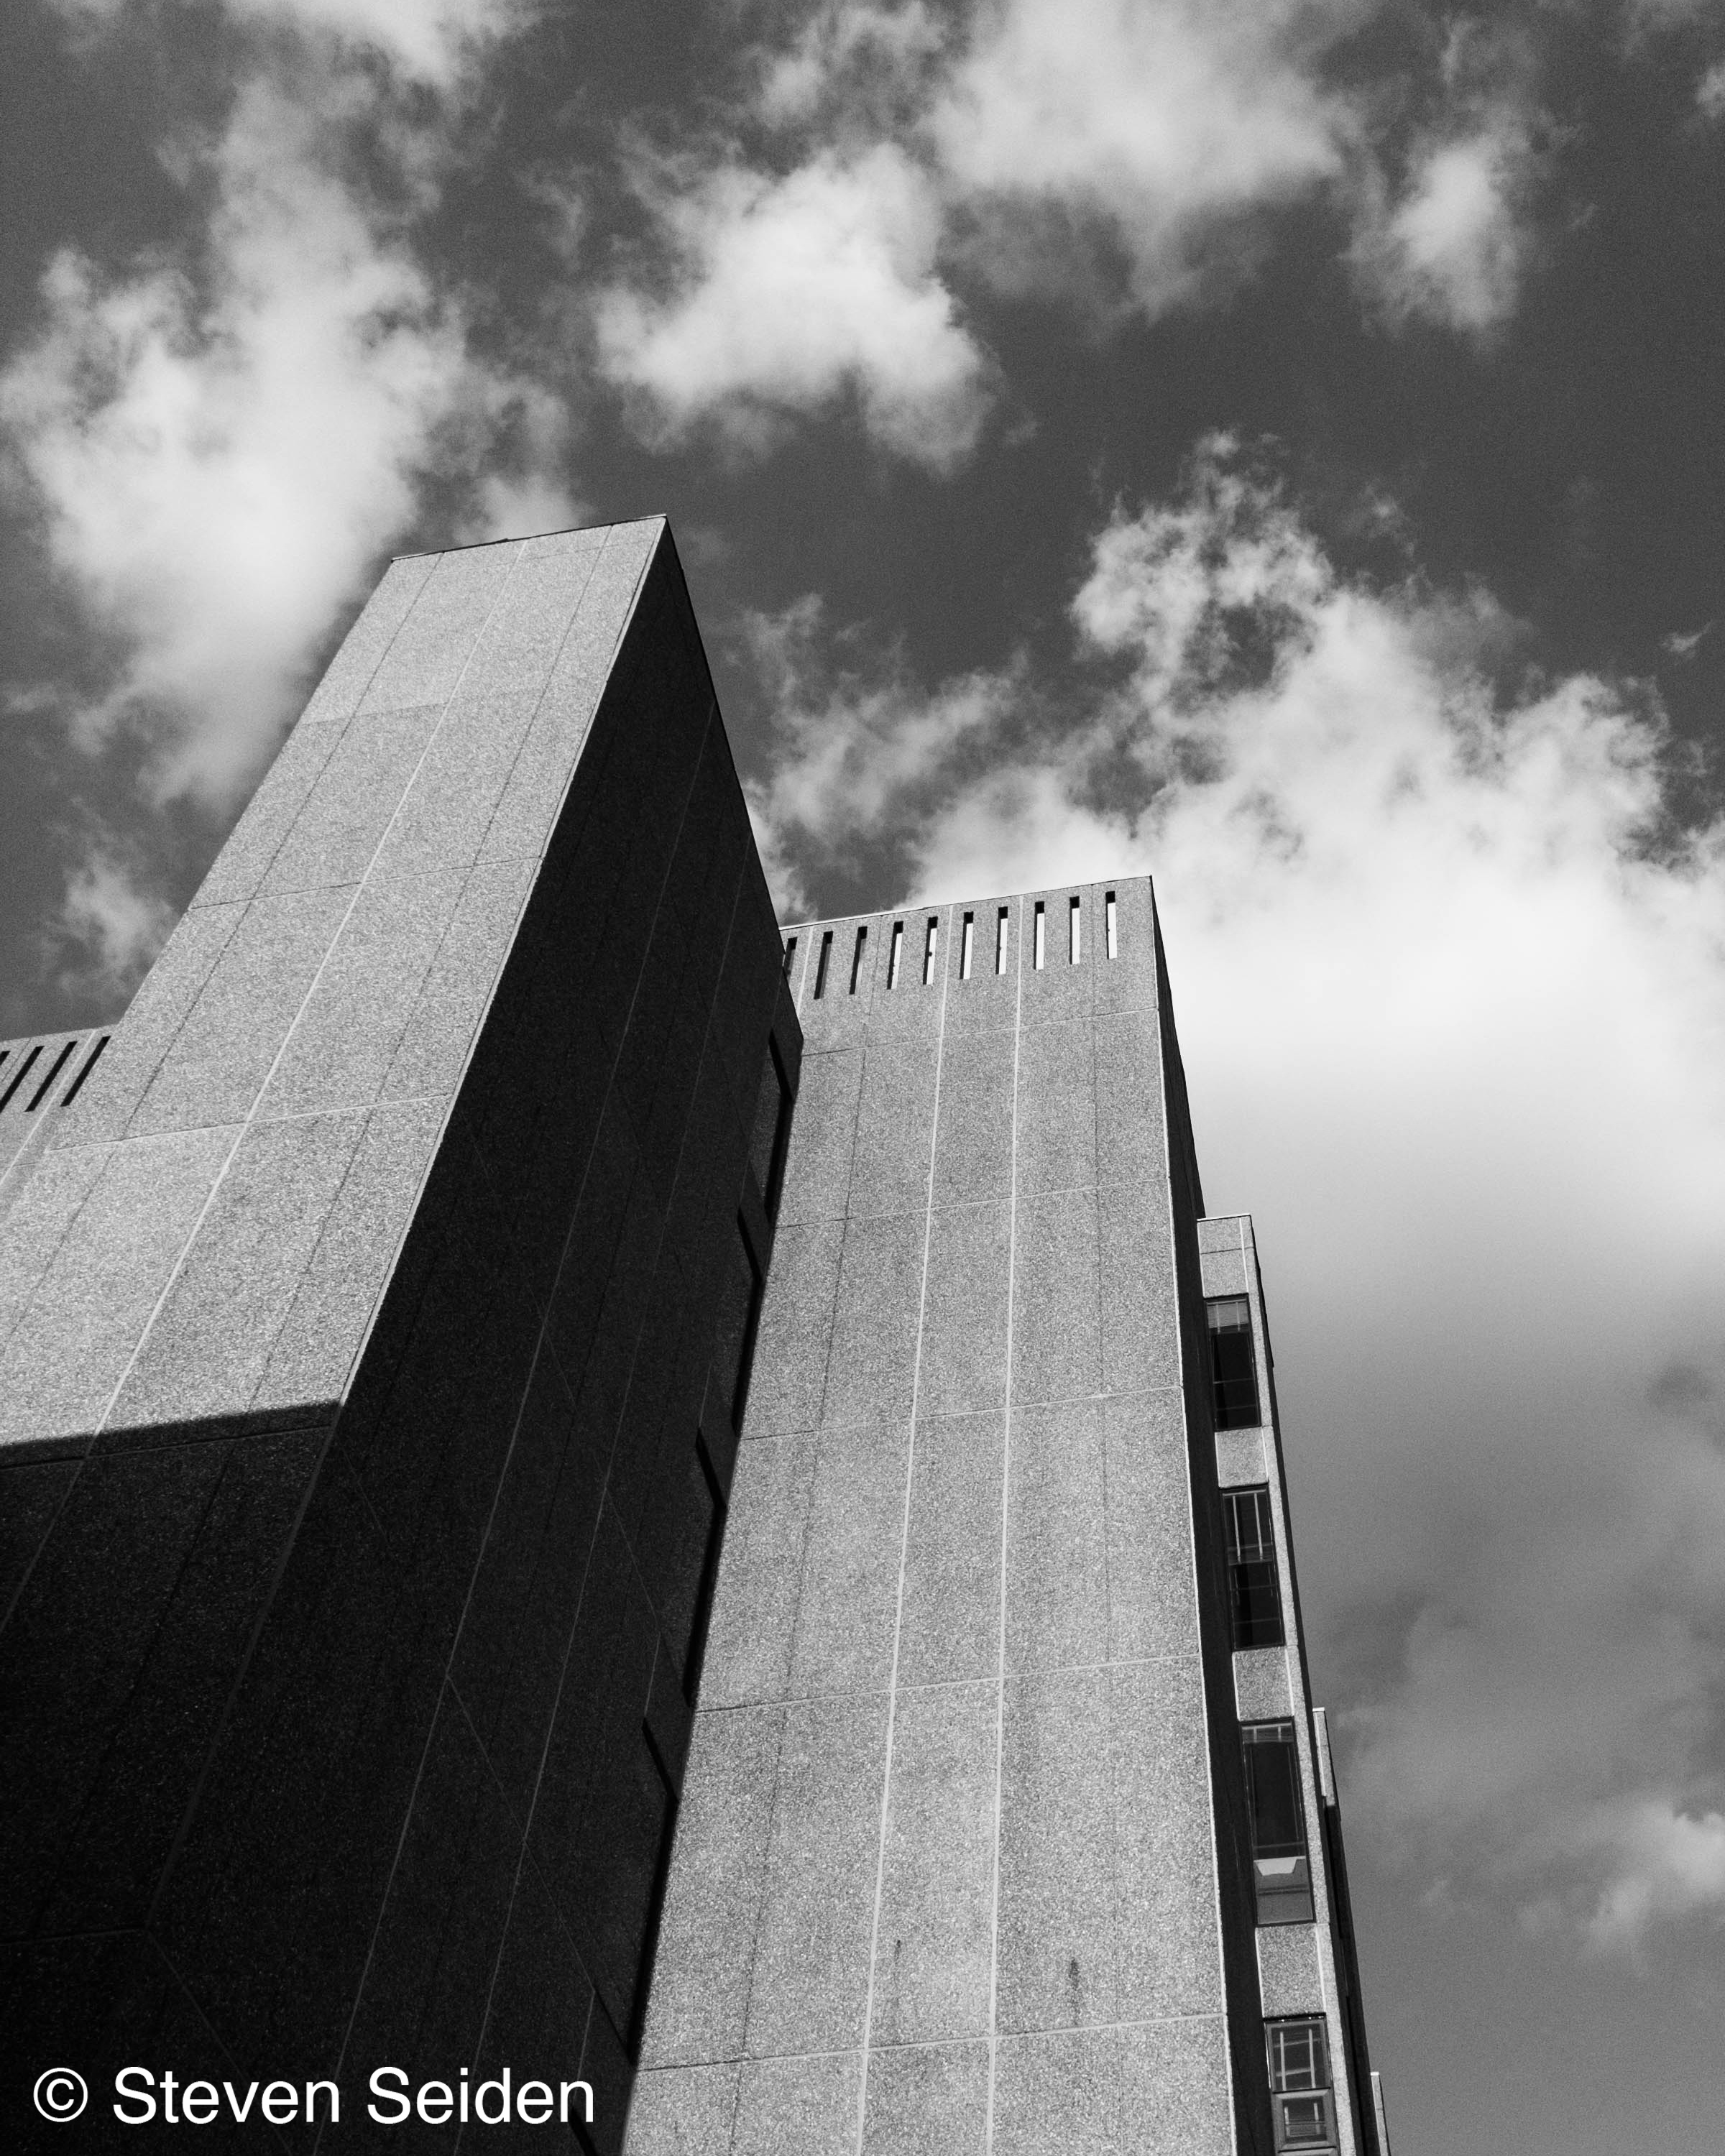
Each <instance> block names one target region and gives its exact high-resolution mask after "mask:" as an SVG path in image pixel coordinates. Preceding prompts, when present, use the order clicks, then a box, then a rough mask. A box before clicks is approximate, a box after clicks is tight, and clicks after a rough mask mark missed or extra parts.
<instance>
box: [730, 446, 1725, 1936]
mask: <svg viewBox="0 0 1725 2156" xmlns="http://www.w3.org/2000/svg"><path fill="white" fill-rule="evenodd" d="M1075 619H1076V625H1077V627H1078V629H1079V631H1080V634H1081V637H1082V638H1083V639H1084V641H1085V642H1086V644H1087V645H1088V647H1089V648H1090V649H1091V651H1092V652H1093V653H1094V654H1096V664H1097V665H1098V667H1099V668H1101V669H1103V670H1112V671H1114V672H1115V673H1116V674H1117V673H1118V670H1121V669H1124V670H1125V678H1124V680H1123V681H1122V680H1117V681H1116V683H1115V685H1114V686H1112V687H1108V686H1106V685H1105V684H1104V682H1103V681H1102V680H1100V679H1099V680H1097V682H1096V685H1095V686H1094V687H1093V689H1092V691H1091V694H1090V696H1089V697H1088V699H1087V701H1086V704H1085V705H1084V706H1083V707H1082V708H1081V709H1079V710H1077V711H1069V713H1068V715H1067V716H1066V718H1065V721H1053V720H1051V717H1050V714H1051V712H1052V710H1053V707H1052V706H1051V705H1049V704H1047V703H1044V704H1043V705H1042V706H1040V708H1039V710H1038V711H1037V713H1036V716H1035V720H1034V724H1027V723H1026V722H1025V716H1024V715H1025V711H1026V706H1027V699H1026V697H1025V696H1024V695H1019V694H1015V693H1014V691H1013V689H1012V685H1011V684H1010V683H1009V681H1007V680H1005V679H1004V678H1003V679H1002V680H999V682H997V683H996V684H995V686H994V689H993V690H992V691H991V690H990V689H989V686H988V683H987V682H986V680H981V679H977V678H974V677H973V678H972V679H971V680H968V681H967V683H966V684H964V689H965V693H966V695H967V696H968V697H969V698H970V699H971V700H972V702H973V706H975V707H977V708H978V709H980V710H982V711H984V712H987V713H989V714H991V715H992V721H991V722H992V726H993V732H992V733H991V734H990V733H987V732H986V725H985V733H984V736H983V737H980V738H975V739H973V741H972V742H971V744H970V760H969V761H966V760H964V759H960V760H959V761H958V762H957V763H956V764H955V762H954V760H953V759H952V757H950V755H949V754H947V752H946V751H945V749H944V747H943V745H942V742H941V737H940V729H939V726H938V723H937V716H936V715H937V713H938V711H939V710H940V709H941V706H942V695H941V694H937V696H935V697H934V698H933V699H924V700H922V701H918V700H917V699H916V698H915V697H914V696H909V695H908V693H907V692H906V690H905V688H904V685H903V684H902V682H899V683H896V684H895V683H892V682H888V683H886V684H885V685H884V686H885V689H886V692H887V694H888V696H889V697H890V696H892V695H894V694H896V695H898V696H900V697H901V699H903V700H904V701H901V707H900V712H899V716H898V718H897V720H896V721H895V720H894V718H893V716H891V709H890V706H886V705H880V706H875V708H874V710H873V711H872V715H871V719H870V730H869V735H868V742H869V743H878V744H880V747H879V753H880V756H881V757H882V759H883V762H884V763H885V765H886V767H895V766H896V767H899V773H900V775H899V776H898V777H897V778H896V779H895V781H894V783H893V785H892V786H891V787H890V788H886V789H885V790H884V791H882V792H880V793H875V792H872V791H871V789H870V786H869V784H868V783H867V781H866V778H865V777H864V778H861V779H859V777H858V775H857V774H855V773H854V772H853V771H851V770H850V768H849V767H845V768H844V770H843V778H842V794H841V796H840V798H842V801H843V802H844V803H846V804H849V805H848V806H847V807H846V808H842V809H841V808H838V807H836V806H835V807H834V810H833V816H834V819H838V818H840V817H842V818H843V822H842V823H840V822H839V821H836V820H835V821H834V822H832V823H831V824H824V823H823V819H822V816H821V814H819V811H818V809H816V808H811V807H803V808H801V809H800V810H799V812H798V818H797V819H796V820H795V822H794V824H782V825H781V826H780V828H779V834H778V835H779V836H780V839H781V842H782V843H783V844H784V845H785V847H786V849H787V850H788V853H789V855H790V856H791V858H792V859H793V860H795V861H796V862H797V863H798V865H799V867H800V869H801V871H802V873H803V875H804V876H805V877H808V876H810V875H815V874H818V873H819V870H820V868H821V866H822V855H821V851H820V846H821V843H822V840H821V834H822V833H823V831H824V830H827V829H831V830H834V831H837V830H839V829H843V830H844V831H845V841H846V843H847V844H851V845H855V844H857V843H858V842H859V826H860V824H862V823H864V822H865V820H866V819H867V818H868V817H869V816H870V814H875V813H876V812H875V808H874V806H873V804H874V803H875V801H876V800H878V801H880V803H882V804H883V805H882V806H881V808H880V811H879V813H880V814H881V815H882V816H883V817H884V816H886V815H891V816H892V817H893V818H895V819H897V820H898V821H899V822H901V824H902V825H903V826H904V828H905V829H906V830H907V831H908V833H909V834H910V840H909V851H908V855H907V856H906V873H905V880H906V885H907V886H908V888H909V889H910V891H912V892H914V893H915V894H916V896H950V897H954V898H956V897H959V896H978V895H979V894H984V893H987V892H988V891H996V890H1003V889H1012V888H1020V889H1022V888H1024V887H1026V886H1027V885H1029V886H1034V885H1040V884H1043V883H1045V882H1058V881H1061V880H1079V879H1084V880H1090V879H1091V878H1096V877H1100V876H1105V875H1108V874H1109V873H1111V872H1130V871H1132V870H1152V871H1153V873H1154V874H1155V875H1156V877H1157V880H1158V894H1159V900H1160V904H1161V907H1162V910H1163V921H1164V927H1165V932H1166V934H1167V937H1168V950H1169V957H1170V963H1171V966H1172V968H1173V982H1174V991H1175V998H1176V1004H1177V1007H1178V1012H1179V1015H1180V1024H1181V1034H1182V1040H1183V1046H1184V1049H1185V1052H1186V1060H1187V1065H1188V1070H1189V1075H1190V1078H1191V1082H1192V1093H1193V1099H1194V1109H1195V1112H1196V1114H1197V1116H1198V1121H1199V1143H1200V1158H1201V1159H1202V1160H1203V1162H1204V1166H1205V1168H1206V1172H1207V1194H1208V1196H1209V1201H1210V1203H1211V1204H1212V1205H1213V1206H1214V1207H1215V1208H1216V1209H1219V1210H1221V1209H1232V1208H1234V1207H1236V1206H1247V1207H1250V1209H1253V1210H1254V1211H1255V1214H1256V1215H1257V1217H1258V1220H1259V1227H1260V1238H1261V1241H1262V1246H1263V1247H1264V1250H1265V1255H1266V1268H1267V1272H1268V1277H1269V1282H1270V1293H1271V1299H1272V1317H1273V1318H1274V1320H1275V1322H1276V1333H1277V1347H1278V1364H1279V1367H1278V1378H1279V1379H1280V1380H1281V1392H1282V1399H1283V1404H1284V1409H1285V1413H1286V1415H1287V1419H1288V1444H1289V1450H1290V1456H1291V1463H1292V1474H1293V1477H1294V1498H1295V1507H1296V1518H1297V1523H1298V1525H1299V1527H1300V1528H1301V1533H1302V1546H1303V1548H1305V1550H1306V1553H1307V1575H1308V1583H1309V1582H1310V1580H1311V1579H1312V1578H1322V1579H1323V1580H1324V1581H1325V1582H1326V1584H1327V1588H1328V1590H1329V1592H1328V1595H1327V1601H1329V1603H1330V1604H1331V1606H1332V1608H1336V1607H1337V1606H1338V1605H1339V1609H1338V1614H1337V1625H1336V1629H1335V1630H1334V1631H1333V1633H1332V1635H1331V1643H1330V1651H1331V1652H1332V1653H1334V1654H1337V1655H1341V1656H1343V1659H1344V1660H1346V1661H1348V1662H1349V1666H1352V1667H1353V1670H1354V1671H1355V1676H1354V1680H1353V1682H1354V1686H1355V1692H1354V1697H1353V1712H1352V1713H1351V1715H1350V1717H1348V1722H1347V1727H1348V1730H1349V1732H1350V1734H1351V1738H1352V1744H1351V1754H1350V1763H1349V1773H1348V1794H1349V1798H1350V1802H1351V1804H1352V1807H1353V1812H1354V1815H1355V1816H1356V1817H1359V1818H1363V1820H1365V1821H1367V1822H1368V1823H1369V1824H1370V1825H1372V1826H1373V1828H1374V1829H1375V1830H1377V1832H1378V1834H1379V1835H1382V1836H1383V1837H1384V1838H1385V1839H1386V1840H1387V1841H1388V1842H1389V1843H1390V1844H1392V1845H1395V1846H1397V1847H1399V1849H1400V1851H1402V1853H1403V1855H1404V1857H1405V1858H1406V1860H1407V1861H1409V1863H1411V1864H1414V1865H1416V1866H1419V1867H1420V1869H1421V1870H1422V1871H1424V1872H1425V1874H1426V1875H1427V1876H1430V1877H1431V1878H1432V1879H1433V1880H1438V1879H1440V1878H1447V1879H1449V1880H1450V1881H1452V1883H1453V1884H1454V1885H1455V1887H1456V1888H1457V1890H1458V1891H1462V1890H1466V1889H1469V1888H1472V1889H1475V1890H1477V1889H1479V1888H1480V1887H1481V1884H1482V1882H1484V1881H1490V1880H1499V1881H1509V1882H1510V1883H1511V1884H1512V1886H1513V1888H1514V1890H1515V1891H1516V1892H1517V1893H1519V1894H1520V1895H1521V1896H1522V1897H1523V1899H1524V1901H1525V1902H1527V1904H1528V1905H1529V1906H1530V1907H1555V1908H1558V1909H1560V1910H1563V1911H1565V1912H1568V1917H1569V1918H1570V1919H1571V1920H1572V1921H1573V1922H1574V1923H1575V1924H1576V1925H1577V1926H1578V1927H1579V1928H1581V1929H1582V1930H1583V1931H1584V1933H1586V1935H1587V1936H1589V1938H1592V1939H1593V1940H1594V1942H1595V1943H1598V1944H1599V1945H1602V1946H1617V1945H1622V1944H1625V1943H1633V1941H1634V1940H1635V1938H1637V1937H1638V1936H1639V1935H1640V1933H1641V1932H1642V1931H1643V1930H1644V1929H1645V1927H1646V1926H1647V1925H1649V1924H1651V1923H1653V1922H1656V1921H1660V1920H1662V1919H1666V1918H1674V1917H1678V1916H1681V1915H1682V1914H1684V1913H1686V1912H1695V1911H1699V1910H1702V1909H1707V1910H1712V1911H1714V1912H1718V1911H1719V1910H1721V1909H1722V1908H1725V1864H1722V1862H1721V1861H1720V1858H1719V1854H1718V1851H1719V1846H1720V1838H1721V1830H1720V1829H1719V1827H1718V1824H1717V1814H1718V1813H1719V1811H1720V1809H1721V1808H1722V1807H1721V1804H1720V1797H1721V1785H1720V1782H1719V1780H1718V1779H1717V1774H1716V1772H1714V1771H1712V1764H1711V1762H1710V1750H1709V1748H1710V1747H1711V1746H1712V1745H1714V1744H1715V1743H1716V1742H1717V1736H1718V1733H1719V1732H1718V1731H1717V1725H1716V1722H1715V1720H1714V1701H1713V1697H1712V1691H1711V1687H1712V1685H1713V1682H1714V1677H1715V1672H1716V1667H1717V1645H1716V1641H1717V1630H1718V1625H1719V1618H1720V1614H1721V1611H1722V1609H1725V1409H1722V1404H1721V1403H1722V1400H1725V1367H1722V1364H1725V1358H1722V1355H1721V1343H1720V1341H1719V1337H1718V1328H1717V1310H1718V1308H1719V1307H1720V1306H1721V1301H1722V1299H1725V1100H1722V1097H1721V1095H1720V1091H1719V1088H1718V1084H1717V1072H1718V1070H1719V1069H1720V1067H1721V1065H1722V1063H1725V831H1722V829H1720V828H1719V827H1717V826H1713V827H1710V828H1708V829H1704V830H1701V831H1696V832H1691V833H1688V834H1683V833H1682V832H1681V831H1680V830H1678V829H1676V826H1675V825H1674V824H1673V822H1672V820H1671V808H1670V800H1669V795H1668V792H1667V779H1666V765H1665V762H1664V733H1663V728H1662V722H1661V720H1660V718H1659V716H1658V713H1657V710H1656V707H1655V706H1651V704H1650V703H1649V701H1647V698H1646V696H1645V693H1644V692H1640V691H1635V690H1625V689H1623V688H1620V687H1617V686H1614V685H1610V684H1607V683H1604V682H1602V681H1599V680H1592V679H1590V678H1588V677H1585V676H1576V677H1571V678H1568V679H1565V680H1559V681H1557V682H1554V683H1553V682H1541V681H1539V680H1537V679H1535V678H1532V677H1530V678H1529V680H1528V681H1527V684H1526V685H1524V687H1523V688H1522V690H1521V691H1520V693H1517V694H1511V695H1508V696H1505V695H1503V694H1502V693H1495V692H1494V690H1493V688H1492V687H1491V684H1490V680H1488V675H1491V674H1493V673H1497V674H1500V675H1501V674H1502V671H1503V658H1504V652H1505V649H1506V644H1507V640H1508V639H1509V637H1510V635H1511V634H1512V630H1511V629H1510V626H1509V625H1508V624H1506V622H1505V620H1504V618H1503V617H1502V615H1501V613H1499V612H1498V611H1497V610H1496V609H1495V608H1492V607H1491V604H1490V603H1489V600H1488V599H1486V598H1482V597H1481V595H1477V594H1474V595H1468V596H1466V597H1464V598H1461V599H1460V600H1455V599H1446V598H1443V597H1442V596H1441V595H1435V594H1432V593H1429V592H1427V591H1425V590H1424V589H1422V588H1419V587H1418V586H1410V587H1409V588H1406V589H1404V590H1400V591H1394V592H1388V593H1385V592H1382V591H1378V590H1374V589H1373V588H1368V587H1366V586H1364V585H1362V584H1357V583H1350V582H1348V580H1347V579H1345V578H1343V577H1339V576H1337V574H1336V573H1335V572H1334V571H1333V570H1332V567H1331V566H1330V564H1329V563H1328V562H1327V560H1326V558H1325V557H1324V554H1323V552H1322V548H1321V547H1319V546H1318V544H1317V542H1316V541H1315V540H1314V538H1313V537H1312V534H1311V532H1310V531H1308V530H1307V528H1306V527H1305V526H1303V525H1302V524H1301V521H1300V520H1299V518H1298V517H1297V516H1296V515H1295V514H1294V513H1293V511H1291V509H1290V508H1289V507H1288V506H1287V505H1286V503H1285V502H1284V501H1282V500H1281V499H1280V497H1279V496H1278V495H1276V492H1275V490H1274V489H1273V488H1271V487H1269V486H1268V485H1266V484H1265V483H1264V481H1263V480H1261V479H1260V478H1257V477H1255V476H1253V475H1251V474H1250V472H1248V471H1246V470H1243V469H1242V467H1241V465H1240V461H1239V460H1238V459H1237V458H1233V457H1230V454H1229V453H1228V451H1227V448H1226V445H1225V444H1212V445H1210V446H1209V449H1207V451H1206V452H1205V454H1204V456H1203V457H1202V458H1200V459H1199V465H1198V466H1197V469H1196V471H1195V475H1194V482H1193V485H1192V486H1191V488H1190V490H1189V491H1188V493H1187V494H1186V495H1184V496H1183V498H1182V499H1180V500H1178V501H1176V502H1174V503H1172V504H1170V505H1165V506H1154V507H1152V508H1150V509H1148V510H1147V511H1143V512H1142V514H1140V515H1137V516H1126V515H1122V516H1117V517H1116V518H1115V519H1114V520H1113V521H1111V524H1110V525H1109V526H1108V527H1107V528H1106V530H1105V531H1102V532H1101V533H1100V534H1099V535H1098V536H1097V539H1096V546H1095V552H1094V557H1093V562H1092V567H1091V574H1090V576H1089V577H1088V578H1087V579H1086V583H1085V584H1084V586H1083V588H1082V589H1081V591H1080V593H1078V595H1077V598H1076V604H1075ZM942 693H943V692H942ZM859 701H860V691H859V687H858V685H855V684H852V685H850V687H849V688H848V689H847V690H846V694H845V709H846V710H850V709H853V708H855V706H856V705H857V703H858V702H859ZM844 723H845V722H844V721H843V718H842V715H840V716H839V717H838V718H837V719H836V720H835V724H836V725H837V726H838V728H839V731H840V732H841V733H842V732H843V731H844ZM852 737H854V735H853V736H852ZM788 740H789V743H790V749H791V754H792V757H793V760H795V761H796V767H795V768H793V769H783V768H781V769H779V770H778V771H777V772H775V773H773V774H772V776H771V778H770V779H769V780H768V782H767V783H766V784H765V785H764V786H763V788H762V793H761V798H762V799H763V800H766V801H768V802H771V801H773V800H788V799H800V798H801V796H802V793H803V789H804V788H810V787H813V788H817V789H818V788H820V787H821V786H823V785H829V786H834V787H837V786H839V785H840V784H841V781H840V780H839V778H838V777H837V776H836V775H835V776H834V777H830V778H829V776H828V775H827V767H826V766H825V764H824V761H823V758H824V754H825V752H826V748H827V747H828V745H829V736H828V735H827V734H826V733H825V732H824V731H823V729H822V727H821V726H820V725H819V723H818V721H816V720H815V719H814V717H813V716H811V715H810V714H809V713H807V712H804V713H803V716H802V717H801V719H800V721H799V725H798V727H797V728H796V729H793V731H791V733H790V735H789V737H788ZM931 740H932V742H934V744H935V747H934V751H933V752H932V753H929V754H925V753H923V749H922V745H924V744H926V743H927V742H929V741H931ZM864 752H865V753H866V752H868V749H867V747H866V745H865V750H864ZM984 752H991V761H990V765H989V768H988V772H987V773H986V774H985V775H984V776H983V777H981V778H978V777H976V776H974V775H973V773H974V771H975V767H976V762H978V761H979V760H981V758H982V757H983V753H984ZM917 771H920V772H921V773H922V784H921V787H920V789H918V788H914V787H911V788H909V790H908V791H907V782H906V779H905V777H904V773H906V772H910V773H916V772H917ZM1679 1365H1681V1366H1684V1367H1686V1368H1689V1369H1690V1370H1692V1372H1693V1373H1696V1374H1694V1375H1693V1376H1692V1378H1687V1379H1684V1380H1682V1381H1681V1382H1673V1381H1670V1380H1668V1381H1667V1382H1666V1383H1664V1384H1663V1385H1661V1384H1660V1383H1659V1382H1658V1381H1659V1380H1660V1379H1661V1374H1662V1373H1670V1372H1671V1370H1672V1369H1673V1368H1676V1366H1679ZM1710 1388H1712V1389H1711V1390H1710Z"/></svg>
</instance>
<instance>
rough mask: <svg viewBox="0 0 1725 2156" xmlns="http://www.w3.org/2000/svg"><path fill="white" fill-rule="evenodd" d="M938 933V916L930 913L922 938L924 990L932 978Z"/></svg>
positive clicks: (939, 929) (939, 925) (939, 927)
mask: <svg viewBox="0 0 1725 2156" xmlns="http://www.w3.org/2000/svg"><path fill="white" fill-rule="evenodd" d="M940 932H941V924H940V919H939V916H937V915H936V914H932V913H931V914H930V915H929V916H928V932H927V934H926V935H925V936H924V937H923V938H922V985H923V987H924V988H927V986H928V984H929V983H930V982H931V981H932V979H933V978H934V952H935V946H936V944H937V942H939V940H940Z"/></svg>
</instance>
